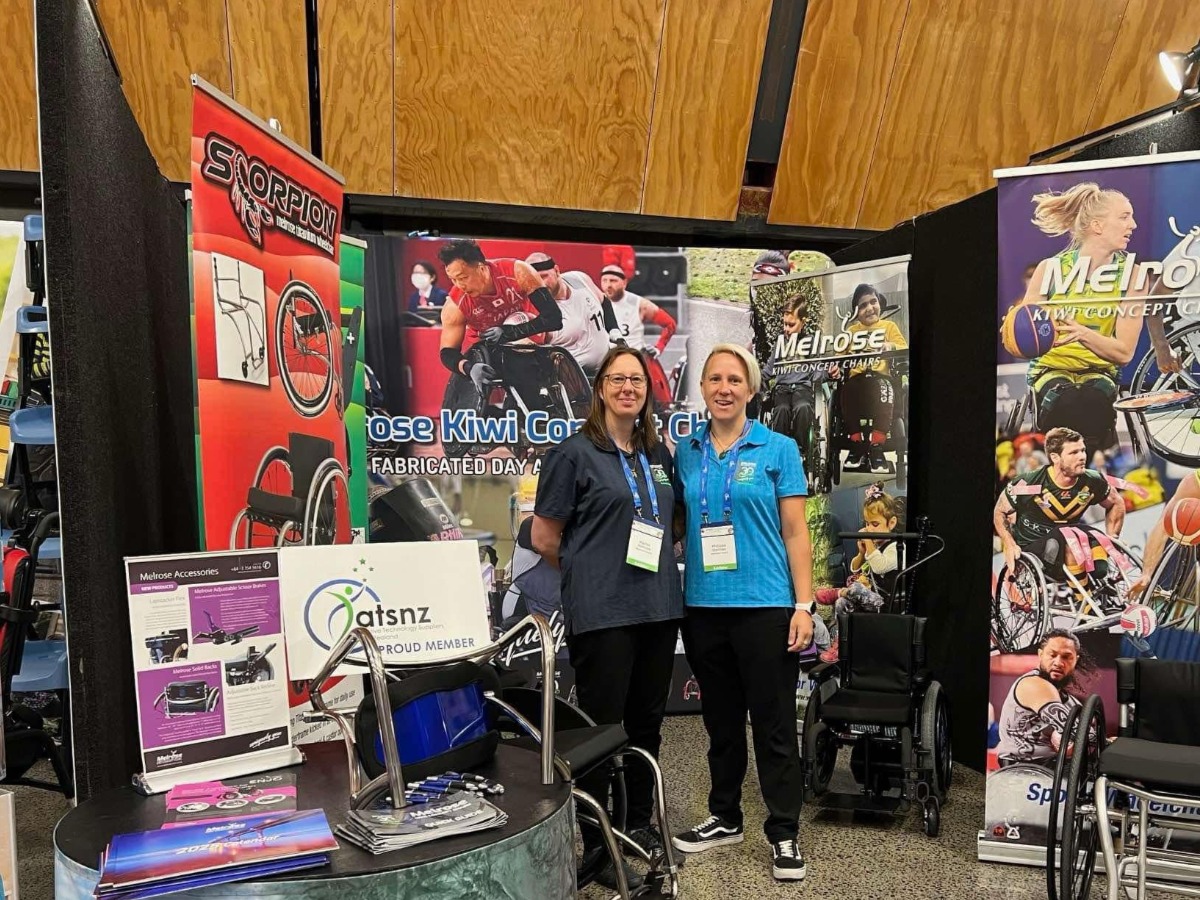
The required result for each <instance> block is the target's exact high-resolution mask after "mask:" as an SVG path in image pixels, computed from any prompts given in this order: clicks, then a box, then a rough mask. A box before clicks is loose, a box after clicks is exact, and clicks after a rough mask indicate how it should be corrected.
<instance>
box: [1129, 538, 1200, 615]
mask: <svg viewBox="0 0 1200 900" xmlns="http://www.w3.org/2000/svg"><path fill="white" fill-rule="evenodd" d="M1137 599H1138V600H1140V601H1141V602H1142V603H1144V604H1146V605H1147V606H1149V607H1150V608H1151V609H1152V610H1154V614H1155V617H1156V619H1157V620H1158V627H1159V628H1164V627H1171V628H1179V629H1184V630H1190V631H1200V545H1195V544H1194V545H1192V546H1190V547H1189V546H1187V545H1185V544H1180V543H1177V542H1176V541H1168V542H1167V548H1166V552H1164V553H1163V555H1162V559H1160V560H1159V561H1158V565H1157V566H1155V567H1154V574H1153V575H1152V576H1151V578H1150V586H1149V587H1148V588H1147V589H1146V592H1145V593H1144V594H1143V595H1142V596H1141V597H1139V598H1137Z"/></svg>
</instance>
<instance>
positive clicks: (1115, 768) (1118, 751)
mask: <svg viewBox="0 0 1200 900" xmlns="http://www.w3.org/2000/svg"><path fill="white" fill-rule="evenodd" d="M1100 771H1101V772H1102V773H1103V774H1105V775H1107V776H1109V777H1110V778H1117V779H1120V780H1122V781H1138V782H1141V783H1143V784H1145V785H1147V786H1153V787H1155V788H1159V789H1171V790H1177V791H1188V790H1191V791H1200V748H1197V747H1188V746H1185V745H1183V744H1164V743H1161V742H1160V741H1147V740H1142V739H1141V738H1130V737H1120V738H1117V739H1116V740H1115V741H1113V742H1112V743H1111V744H1109V745H1108V746H1107V747H1105V748H1104V750H1103V751H1102V752H1101V754H1100Z"/></svg>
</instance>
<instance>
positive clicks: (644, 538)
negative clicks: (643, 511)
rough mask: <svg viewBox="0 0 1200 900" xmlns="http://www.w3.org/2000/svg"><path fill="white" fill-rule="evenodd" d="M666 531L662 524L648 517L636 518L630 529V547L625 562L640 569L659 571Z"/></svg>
mask: <svg viewBox="0 0 1200 900" xmlns="http://www.w3.org/2000/svg"><path fill="white" fill-rule="evenodd" d="M665 533H666V532H665V531H664V530H663V527H662V526H661V525H657V524H655V523H654V522H650V521H647V520H646V519H634V520H633V527H632V528H630V529H629V549H628V550H627V551H626V553H625V562H627V563H629V564H630V565H631V566H637V567H638V568H639V569H646V570H647V571H649V572H657V571H658V560H659V558H660V557H661V556H662V543H663V535H664V534H665Z"/></svg>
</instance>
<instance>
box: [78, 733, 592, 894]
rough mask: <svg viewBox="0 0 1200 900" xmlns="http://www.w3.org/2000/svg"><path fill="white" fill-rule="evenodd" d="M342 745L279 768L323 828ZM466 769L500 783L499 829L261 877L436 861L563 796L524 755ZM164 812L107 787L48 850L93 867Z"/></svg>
mask: <svg viewBox="0 0 1200 900" xmlns="http://www.w3.org/2000/svg"><path fill="white" fill-rule="evenodd" d="M344 747H345V745H344V744H343V743H342V742H341V741H330V742H328V743H324V744H307V745H305V746H304V747H302V748H301V749H302V750H303V751H304V755H305V756H306V757H307V762H305V763H304V764H303V765H299V766H295V767H292V768H290V769H288V770H286V771H294V772H295V773H296V794H297V798H296V800H297V802H296V808H297V809H324V810H325V815H326V817H327V818H328V819H329V827H330V828H333V827H335V826H337V825H338V824H339V823H341V822H342V821H343V820H344V819H345V816H346V813H347V812H348V811H349V809H350V787H349V775H348V772H347V766H346V751H345V749H344ZM281 771H284V770H281ZM474 771H475V772H476V773H477V774H479V775H483V776H484V777H486V778H489V779H491V780H493V781H498V782H499V783H500V784H503V785H504V793H503V794H499V795H494V796H491V797H489V798H488V799H489V800H491V801H492V802H493V803H495V804H496V805H497V806H499V807H500V808H501V809H503V810H504V811H505V812H506V813H508V823H507V824H506V825H504V826H503V827H502V828H493V829H490V830H487V831H480V832H476V833H474V834H467V835H462V836H459V837H452V838H443V839H441V840H436V841H429V842H428V843H425V844H418V845H417V846H416V847H409V848H406V849H404V850H394V851H392V852H391V853H381V854H379V855H378V856H375V855H373V854H371V853H368V852H367V851H365V850H361V849H359V848H358V847H356V846H354V845H353V844H352V843H350V842H349V841H348V840H346V839H345V838H342V837H339V838H338V843H339V844H340V845H341V849H339V850H336V851H334V852H333V853H332V854H331V855H330V865H328V866H323V867H321V868H320V869H314V870H310V871H300V872H290V873H286V874H284V875H277V876H273V877H272V878H270V879H262V880H264V881H279V880H286V881H301V880H307V879H323V878H344V877H348V876H355V875H372V874H376V873H379V872H386V871H391V870H393V869H402V868H406V867H409V866H418V865H423V864H425V863H430V862H436V861H437V860H441V859H445V858H447V857H451V856H456V855H458V854H460V853H466V852H468V851H471V850H476V849H479V848H480V847H486V846H489V845H491V844H494V843H497V842H499V841H502V840H505V839H507V838H511V837H513V836H514V835H518V834H521V833H522V832H525V831H527V830H529V829H531V828H534V827H535V826H537V825H538V824H539V823H541V822H544V821H545V820H546V819H548V818H550V817H551V816H552V815H553V814H554V813H556V812H557V811H558V810H560V809H562V808H563V806H564V805H565V804H566V803H567V802H568V801H570V799H571V788H570V785H568V784H566V783H565V782H562V781H561V780H559V779H557V778H556V779H555V783H554V784H552V785H543V784H542V778H541V765H540V757H539V756H538V754H537V753H535V752H532V751H530V750H526V749H522V748H519V747H511V746H506V745H504V744H501V745H500V747H499V748H498V749H497V750H496V757H495V759H493V760H492V762H491V763H490V764H489V765H487V766H479V767H476V769H475V770H474ZM165 810H166V794H157V795H155V796H153V797H146V796H143V795H142V794H139V793H138V792H137V791H135V790H134V789H133V786H132V785H130V786H128V787H121V788H114V789H113V790H109V791H105V792H103V793H101V794H97V795H96V796H95V797H92V798H91V799H89V800H87V801H85V802H83V803H81V804H79V806H77V807H76V808H75V809H73V810H71V811H70V812H69V813H67V815H66V816H65V817H63V819H62V821H61V822H59V824H58V827H57V828H56V829H55V832H54V845H55V847H56V848H57V849H58V850H59V852H61V853H63V854H64V855H65V856H67V857H68V858H70V859H71V860H74V861H75V862H77V863H79V864H81V865H84V866H86V867H88V868H90V869H96V868H98V866H99V864H100V854H101V852H103V850H104V848H105V847H106V846H107V845H108V842H109V841H110V840H111V839H112V837H113V835H116V834H125V833H128V832H133V831H152V830H155V829H157V828H161V827H162V824H163V818H164V814H165Z"/></svg>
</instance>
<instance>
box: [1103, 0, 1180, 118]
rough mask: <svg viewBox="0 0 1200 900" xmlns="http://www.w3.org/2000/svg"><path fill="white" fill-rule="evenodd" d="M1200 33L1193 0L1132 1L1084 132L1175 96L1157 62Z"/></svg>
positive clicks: (1151, 107)
mask: <svg viewBox="0 0 1200 900" xmlns="http://www.w3.org/2000/svg"><path fill="white" fill-rule="evenodd" d="M1198 37H1200V6H1198V5H1197V4H1195V3H1193V2H1191V0H1129V5H1128V6H1127V7H1126V9H1125V18H1124V19H1122V21H1121V30H1120V31H1119V32H1118V34H1117V39H1116V43H1115V44H1114V45H1113V48H1112V54H1111V55H1110V56H1109V59H1108V65H1107V66H1105V68H1104V76H1103V77H1102V78H1101V79H1100V88H1099V91H1098V92H1097V94H1096V102H1095V104H1094V106H1093V108H1092V115H1091V118H1090V120H1089V121H1088V124H1087V128H1086V129H1085V130H1086V131H1096V130H1098V129H1101V128H1103V127H1105V126H1106V125H1112V124H1113V123H1115V122H1120V121H1122V120H1123V119H1128V118H1129V117H1130V116H1134V115H1137V114H1138V113H1140V112H1145V111H1146V110H1148V109H1155V108H1156V107H1159V106H1162V105H1164V104H1166V103H1170V102H1171V101H1172V100H1174V99H1175V96H1176V91H1175V90H1174V89H1173V88H1172V87H1171V85H1170V84H1168V83H1167V79H1166V78H1165V77H1164V76H1163V74H1162V69H1160V68H1159V65H1158V53H1159V51H1160V50H1179V51H1181V52H1185V53H1186V52H1187V51H1188V49H1189V48H1190V47H1191V46H1192V45H1193V44H1195V43H1196V38H1198Z"/></svg>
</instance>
